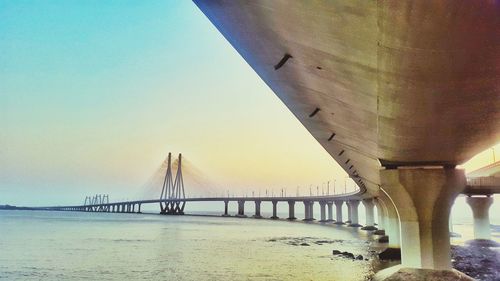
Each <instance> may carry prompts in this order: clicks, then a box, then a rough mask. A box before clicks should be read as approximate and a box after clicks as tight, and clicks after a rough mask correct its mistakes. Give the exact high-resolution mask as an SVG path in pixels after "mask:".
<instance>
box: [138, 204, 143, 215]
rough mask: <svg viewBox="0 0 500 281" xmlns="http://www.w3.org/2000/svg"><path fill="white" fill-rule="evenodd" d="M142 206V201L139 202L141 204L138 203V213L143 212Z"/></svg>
mask: <svg viewBox="0 0 500 281" xmlns="http://www.w3.org/2000/svg"><path fill="white" fill-rule="evenodd" d="M141 206H142V203H139V204H138V205H137V207H138V209H137V213H138V214H141V213H142V212H141Z"/></svg>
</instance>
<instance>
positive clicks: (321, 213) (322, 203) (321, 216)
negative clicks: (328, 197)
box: [319, 201, 326, 222]
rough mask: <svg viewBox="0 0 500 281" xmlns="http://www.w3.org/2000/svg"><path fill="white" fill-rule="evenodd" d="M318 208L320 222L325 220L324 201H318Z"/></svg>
mask: <svg viewBox="0 0 500 281" xmlns="http://www.w3.org/2000/svg"><path fill="white" fill-rule="evenodd" d="M319 208H320V220H319V221H320V222H326V202H324V201H319Z"/></svg>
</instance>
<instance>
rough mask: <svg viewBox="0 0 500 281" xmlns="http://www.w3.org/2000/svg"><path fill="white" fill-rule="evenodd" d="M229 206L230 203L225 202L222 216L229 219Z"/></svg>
mask: <svg viewBox="0 0 500 281" xmlns="http://www.w3.org/2000/svg"><path fill="white" fill-rule="evenodd" d="M228 205H229V201H228V200H224V214H222V216H223V217H229V213H228Z"/></svg>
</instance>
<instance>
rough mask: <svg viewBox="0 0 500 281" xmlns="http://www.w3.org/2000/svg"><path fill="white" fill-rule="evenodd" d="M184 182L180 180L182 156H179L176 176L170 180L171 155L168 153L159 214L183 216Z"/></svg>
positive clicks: (184, 203)
mask: <svg viewBox="0 0 500 281" xmlns="http://www.w3.org/2000/svg"><path fill="white" fill-rule="evenodd" d="M185 198H186V194H185V190H184V180H183V178H182V154H179V158H178V165H177V174H176V175H175V180H173V179H172V153H168V159H167V170H166V172H165V178H164V180H163V188H162V190H161V195H160V200H161V201H160V214H163V215H183V214H184V206H185V205H186V201H183V199H185Z"/></svg>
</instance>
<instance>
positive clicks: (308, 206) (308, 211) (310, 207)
mask: <svg viewBox="0 0 500 281" xmlns="http://www.w3.org/2000/svg"><path fill="white" fill-rule="evenodd" d="M304 213H305V218H304V220H305V221H312V220H314V201H304Z"/></svg>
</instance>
